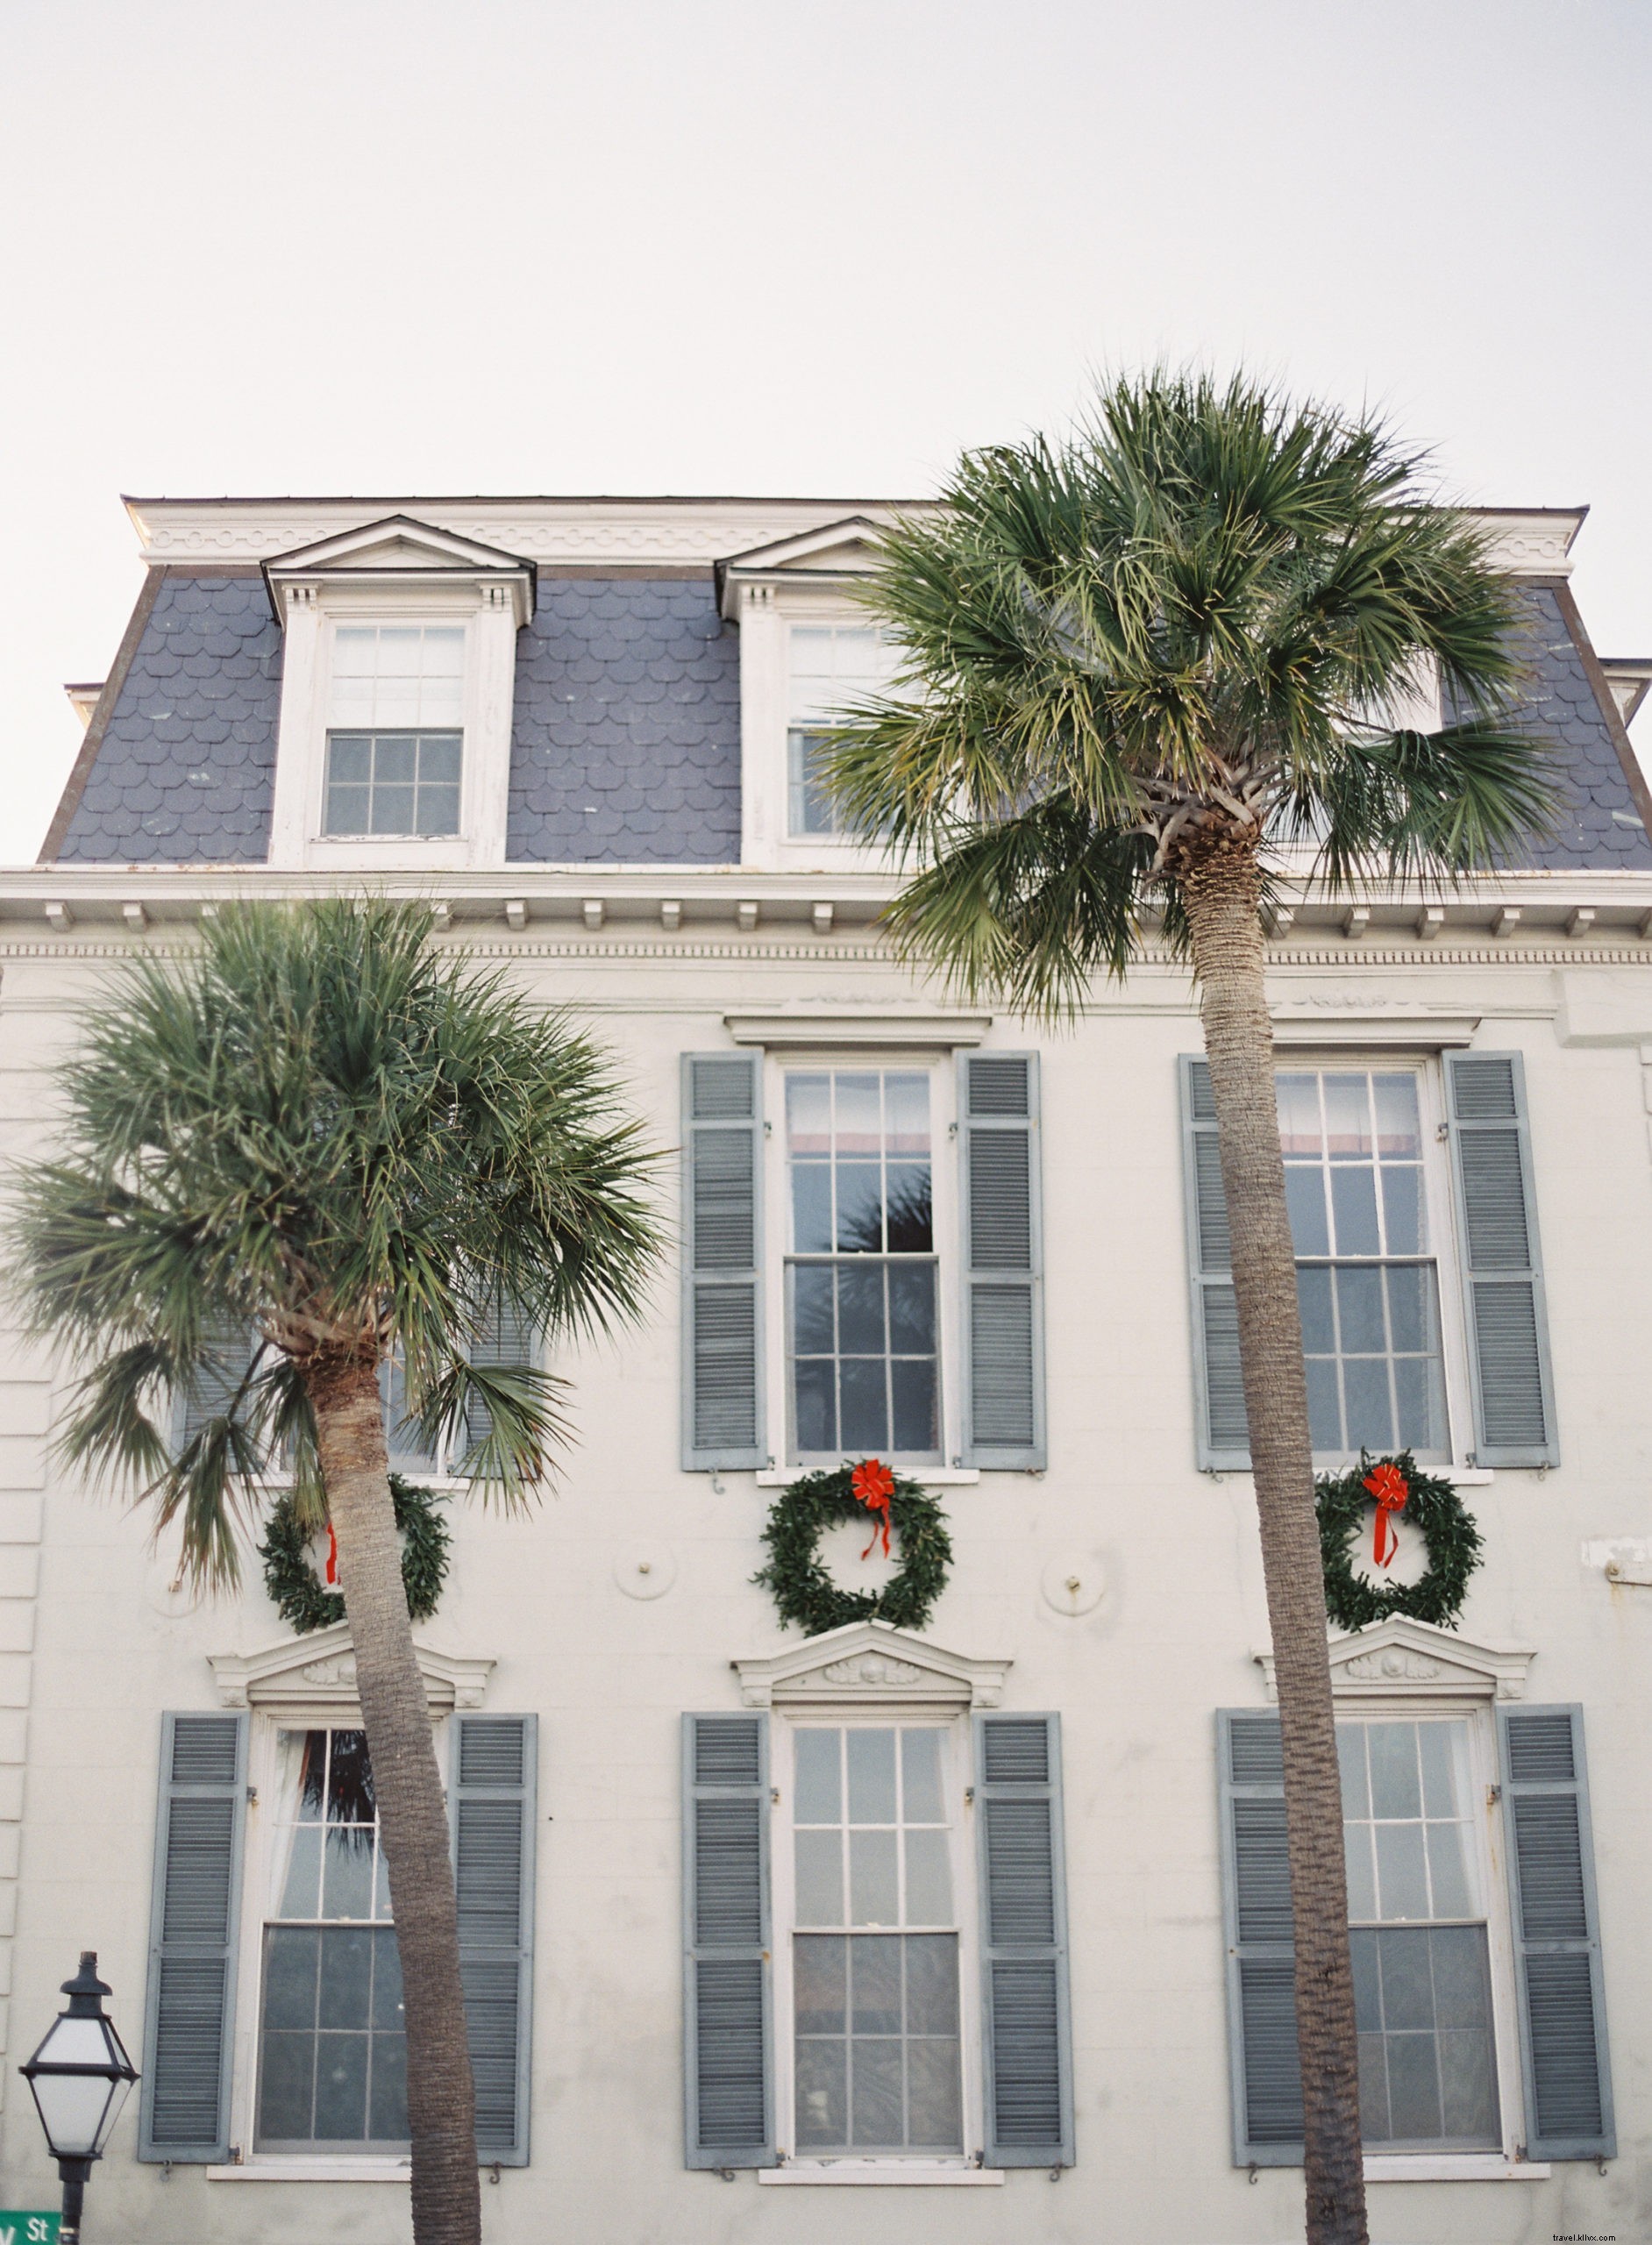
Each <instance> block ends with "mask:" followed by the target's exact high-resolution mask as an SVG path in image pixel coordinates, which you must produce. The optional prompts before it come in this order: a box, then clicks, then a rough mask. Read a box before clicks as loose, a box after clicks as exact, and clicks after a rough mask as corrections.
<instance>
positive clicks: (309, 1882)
mask: <svg viewBox="0 0 1652 2245" xmlns="http://www.w3.org/2000/svg"><path fill="white" fill-rule="evenodd" d="M288 1840H289V1846H288V1857H287V1875H286V1877H285V1878H284V1879H283V1880H282V1881H281V1893H280V1896H279V1898H278V1899H277V1902H276V1909H277V1911H278V1912H279V1914H281V1916H282V1917H283V1918H313V1917H314V1916H315V1915H316V1914H317V1910H318V1909H319V1907H320V1896H321V1828H320V1826H319V1825H317V1824H299V1825H296V1826H294V1827H293V1828H292V1829H291V1831H290V1833H289V1835H288Z"/></svg>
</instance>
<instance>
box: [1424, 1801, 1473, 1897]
mask: <svg viewBox="0 0 1652 2245" xmlns="http://www.w3.org/2000/svg"><path fill="white" fill-rule="evenodd" d="M1424 1829H1425V1831H1426V1832H1427V1833H1428V1892H1429V1899H1430V1901H1431V1903H1432V1907H1431V1909H1430V1910H1429V1913H1428V1914H1429V1915H1430V1917H1435V1918H1466V1917H1469V1916H1470V1915H1471V1914H1472V1913H1473V1907H1474V1905H1473V1901H1472V1899H1471V1898H1470V1892H1469V1874H1468V1866H1467V1864H1465V1862H1464V1861H1463V1837H1464V1828H1463V1826H1462V1825H1461V1824H1429V1825H1426V1826H1425V1827H1424Z"/></svg>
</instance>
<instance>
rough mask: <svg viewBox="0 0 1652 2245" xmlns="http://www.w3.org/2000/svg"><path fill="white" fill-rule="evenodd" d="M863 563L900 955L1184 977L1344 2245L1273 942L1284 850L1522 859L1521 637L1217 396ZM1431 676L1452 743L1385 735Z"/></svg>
mask: <svg viewBox="0 0 1652 2245" xmlns="http://www.w3.org/2000/svg"><path fill="white" fill-rule="evenodd" d="M867 600H868V604H869V605H870V607H871V608H872V610H873V611H874V613H875V614H876V615H878V616H879V617H881V618H882V619H883V620H884V622H885V623H886V624H888V625H889V626H891V627H892V628H893V631H894V634H895V636H896V638H897V639H898V640H899V641H900V642H901V643H902V644H903V645H904V650H905V672H904V675H903V677H902V678H901V680H900V681H898V682H897V688H898V690H897V692H896V694H895V695H893V696H887V697H882V698H878V699H872V700H868V701H864V702H858V703H857V704H856V705H855V707H854V708H853V709H851V710H849V711H847V712H846V713H845V723H844V725H843V726H841V727H840V728H838V729H837V730H835V731H834V733H833V735H832V741H831V748H830V758H829V767H828V782H829V785H830V787H831V788H832V791H833V793H834V794H835V795H837V798H838V800H839V802H841V804H842V805H843V807H844V810H845V812H846V813H847V815H848V816H849V818H850V820H851V823H853V824H854V825H855V826H856V827H858V829H859V830H861V831H862V832H864V833H870V834H877V835H880V836H883V837H887V841H888V842H889V844H890V845H891V846H892V847H893V849H894V852H896V853H897V856H898V858H899V859H900V860H901V862H902V863H903V864H905V865H906V866H908V867H909V868H911V869H912V873H911V878H910V879H909V880H908V884H907V886H906V887H904V888H903V890H902V892H901V894H900V895H899V896H898V897H897V899H896V900H895V902H894V905H893V906H892V907H891V908H890V910H889V913H888V920H889V922H890V923H891V924H892V926H893V929H894V933H895V935H896V937H897V938H898V939H899V941H900V942H901V944H902V946H903V947H904V949H905V950H906V951H907V952H908V955H911V956H915V957H917V958H921V959H927V960H929V961H933V962H938V963H939V964H940V965H941V966H943V968H944V969H945V970H947V971H948V972H949V973H950V974H951V977H952V978H953V979H954V980H957V981H958V982H959V983H961V984H962V985H963V987H965V988H966V989H970V990H973V991H983V990H989V991H997V992H999V993H1001V994H1004V995H1006V996H1007V997H1008V1000H1009V1001H1011V1002H1013V1003H1014V1004H1015V1005H1016V1006H1017V1007H1019V1008H1022V1009H1024V1010H1027V1011H1031V1012H1037V1013H1042V1014H1043V1015H1045V1016H1059V1015H1062V1014H1064V1013H1065V1012H1069V1011H1071V1010H1072V1009H1074V1008H1077V1007H1078V1006H1079V1004H1080V1003H1081V1001H1082V999H1083V996H1084V994H1085V991H1086V987H1088V986H1089V984H1090V982H1091V980H1093V977H1094V976H1095V974H1096V973H1098V972H1099V971H1100V970H1104V969H1105V970H1106V971H1107V972H1108V973H1112V974H1114V975H1120V976H1122V975H1123V974H1124V973H1125V972H1126V970H1127V968H1128V966H1129V963H1130V961H1131V959H1133V958H1134V957H1135V956H1136V954H1137V952H1138V951H1139V949H1140V947H1141V942H1142V936H1143V923H1144V919H1145V917H1146V916H1148V915H1150V914H1151V915H1152V916H1154V917H1155V918H1156V919H1157V922H1158V923H1159V925H1160V927H1161V929H1162V931H1163V934H1164V937H1166V938H1167V939H1168V940H1169V941H1170V942H1171V944H1173V945H1175V946H1176V947H1178V948H1179V949H1180V950H1181V951H1183V952H1184V953H1185V954H1186V956H1187V957H1189V958H1190V959H1191V962H1192V965H1193V972H1194V974H1195V977H1196V980H1197V984H1198V989H1199V994H1200V1010H1201V1014H1202V1017H1203V1025H1204V1038H1205V1049H1206V1052H1207V1057H1208V1062H1209V1069H1210V1081H1211V1087H1212V1091H1213V1093H1214V1101H1215V1111H1216V1120H1217V1128H1218V1136H1219V1143H1220V1151H1221V1176H1222V1182H1223V1185H1224V1187H1225V1188H1226V1191H1227V1200H1228V1222H1229V1224H1230V1227H1231V1230H1232V1238H1233V1283H1234V1291H1235V1296H1236V1298H1237V1308H1238V1325H1239V1347H1240V1354H1241V1358H1242V1361H1243V1376H1244V1395H1245V1406H1246V1409H1247V1412H1248V1414H1249V1416H1250V1453H1251V1459H1252V1465H1253V1469H1254V1472H1255V1477H1256V1493H1257V1512H1258V1514H1259V1516H1260V1524H1261V1534H1262V1554H1263V1562H1264V1573H1265V1578H1266V1585H1267V1599H1268V1612H1269V1618H1270V1621H1271V1629H1272V1636H1273V1649H1274V1655H1275V1660H1276V1672H1277V1676H1278V1700H1279V1714H1280V1720H1281V1724H1282V1728H1283V1743H1284V1752H1285V1812H1286V1821H1287V1830H1288V1846H1289V1855H1290V1865H1291V1884H1292V1906H1293V1913H1294V1921H1295V1932H1296V2012H1297V2029H1298V2038H1299V2045H1300V2054H1301V2064H1302V2081H1303V2095H1304V2113H1305V2133H1306V2160H1305V2164H1306V2183H1307V2235H1308V2237H1309V2238H1310V2239H1311V2240H1313V2241H1314V2245H1363V2241H1364V2238H1365V2234H1366V2232H1365V2215H1364V2183H1363V2170H1362V2164H1361V2154H1360V2135H1359V2106H1358V2080H1357V2054H1356V2039H1355V2025H1354V2000H1353V1985H1352V1979H1351V1976H1350V1973H1349V1947H1348V1932H1347V1927H1348V1912H1347V1903H1346V1892H1345V1880H1344V1871H1343V1859H1342V1811H1341V1804H1340V1795H1339V1790H1338V1781H1337V1764H1336V1743H1335V1727H1334V1723H1333V1720H1332V1707H1331V1687H1330V1674H1329V1668H1328V1659H1327V1635H1326V1619H1325V1606H1324V1593H1323V1584H1322V1579H1321V1562H1320V1548H1319V1539H1318V1534H1317V1529H1316V1526H1315V1518H1314V1480H1313V1465H1312V1455H1311V1450H1310V1445H1309V1438H1308V1416H1307V1386H1306V1380H1305V1377H1304V1371H1303V1362H1302V1337H1301V1328H1300V1319H1299V1315H1298V1308H1297V1294H1296V1272H1295V1264H1294V1259H1293V1256H1292V1241H1291V1229H1290V1224H1289V1222H1288V1221H1287V1218H1286V1214H1285V1180H1284V1171H1283V1164H1282V1161H1281V1156H1280V1146H1279V1134H1278V1115H1277V1111H1276V1107H1275V1100H1274V1083H1273V1054H1272V1038H1271V1028H1270V1023H1269V1017H1268V1005H1267V995H1266V991H1265V989H1264V966H1263V930H1262V922H1261V913H1262V909H1263V908H1264V904H1265V902H1266V901H1267V896H1268V893H1269V887H1270V881H1271V875H1272V872H1273V871H1274V870H1275V869H1276V868H1277V862H1278V860H1277V857H1276V854H1275V852H1276V846H1277V845H1278V844H1280V843H1288V842H1291V841H1296V842H1298V843H1304V842H1312V843H1314V844H1316V845H1317V850H1318V859H1317V862H1318V868H1319V871H1320V873H1321V875H1322V877H1323V878H1324V880H1326V881H1328V883H1329V884H1330V885H1331V886H1332V887H1336V886H1339V885H1342V884H1346V883H1348V882H1349V881H1350V880H1353V879H1355V878H1356V876H1357V875H1358V874H1359V873H1360V872H1361V871H1362V869H1365V868H1371V867H1377V866H1380V867H1382V868H1384V869H1385V870H1386V871H1387V872H1389V873H1391V874H1392V875H1395V876H1399V877H1404V876H1406V875H1413V876H1414V875H1417V874H1421V873H1434V874H1435V875H1436V876H1444V877H1449V876H1450V875H1451V874H1453V873H1457V872H1460V871H1461V870H1463V869H1465V868H1467V867H1469V866H1474V865H1478V864H1484V863H1485V862H1486V861H1487V860H1488V859H1492V858H1494V857H1495V856H1496V855H1497V854H1498V853H1499V852H1500V851H1504V850H1506V849H1507V848H1509V847H1510V846H1511V845H1514V844H1516V843H1517V841H1518V840H1519V839H1520V837H1521V836H1522V835H1523V834H1524V833H1526V832H1527V831H1528V830H1530V829H1531V828H1532V827H1534V826H1535V825H1541V824H1542V823H1546V814H1547V811H1548V807H1549V783H1548V780H1547V777H1546V773H1545V771H1544V768H1543V760H1542V752H1541V749H1540V747H1539V745H1538V744H1537V743H1536V742H1535V740H1534V739H1533V738H1532V737H1531V735H1530V734H1529V733H1528V732H1527V731H1522V730H1521V729H1520V726H1519V724H1518V723H1515V722H1514V721H1513V715H1512V696H1513V691H1514V688H1515V686H1516V682H1517V676H1518V658H1517V653H1516V651H1515V649H1514V647H1513V645H1512V633H1513V628H1514V624H1515V612H1514V609H1513V605H1512V599H1511V595H1510V593H1509V590H1508V588H1506V585H1505V584H1504V583H1503V582H1502V581H1500V580H1499V577H1498V576H1497V574H1495V572H1494V571H1493V570H1492V567H1490V566H1489V564H1488V561H1487V559H1486V556H1485V550H1484V547H1483V545H1482V543H1481V542H1480V540H1479V538H1478V537H1477V534H1476V532H1475V530H1474V528H1473V526H1472V525H1471V524H1470V523H1468V522H1467V521H1465V520H1464V519H1463V517H1461V516H1459V515H1456V514H1453V513H1452V512H1450V511H1449V510H1443V509H1441V508H1438V507H1435V506H1433V505H1431V504H1429V503H1428V493H1427V491H1426V490H1425V488H1424V485H1423V481H1422V463H1421V460H1419V459H1418V458H1416V457H1414V456H1413V455H1411V454H1408V453H1406V451H1405V450H1403V449H1402V448H1401V447H1400V446H1399V445H1398V444H1397V443H1396V441H1395V440H1394V439H1393V438H1392V437H1391V436H1390V434H1389V433H1388V432H1387V431H1385V430H1384V429H1382V428H1381V427H1378V426H1373V425H1371V424H1361V423H1357V422H1354V421H1350V420H1349V419H1347V418H1345V417H1342V416H1341V415H1339V414H1337V413H1335V412H1333V411H1330V410H1326V409H1324V408H1321V407H1318V406H1314V405H1308V406H1297V405H1293V404H1292V403H1289V402H1288V401H1286V400H1285V399H1284V398H1281V397H1279V396H1276V395H1274V394H1273V393H1271V391H1270V390H1268V389H1267V388H1264V387H1260V386H1258V385H1257V384H1256V383H1254V382H1252V381H1249V380H1247V379H1246V378H1244V377H1243V376H1240V377H1237V378H1235V379H1234V380H1232V381H1228V382H1227V383H1225V384H1224V383H1221V382H1219V381H1216V380H1214V379H1213V378H1211V377H1209V376H1207V375H1205V374H1176V373H1171V372H1167V371H1164V370H1159V371H1157V372H1155V373H1153V374H1149V375H1147V376H1144V377H1142V378H1139V379H1134V380H1121V381H1116V382H1114V383H1113V384H1112V385H1111V386H1109V387H1108V388H1106V389H1105V390H1104V392H1103V393H1102V395H1101V396H1100V399H1099V401H1098V403H1097V406H1096V408H1095V410H1094V413H1093V417H1092V419H1091V421H1090V423H1089V424H1088V425H1087V426H1086V428H1084V429H1083V430H1082V431H1080V432H1079V435H1078V437H1077V438H1075V439H1073V440H1072V441H1070V442H1067V443H1065V444H1062V445H1051V444H1049V443H1047V442H1044V441H1043V440H1033V441H1030V442H1029V443H1026V444H1023V445H1016V446H1012V447H1008V448H1004V449H995V450H991V451H984V452H979V453H972V454H968V455H966V456H965V459H964V460H962V462H961V463H960V465H959V467H958V469H957V471H956V473H955V474H954V475H953V477H952V479H951V482H950V485H949V486H948V488H947V489H946V490H945V491H944V492H943V504H942V506H941V508H940V510H937V511H936V512H934V513H925V514H924V515H922V516H921V517H910V518H908V519H907V520H906V521H904V522H902V523H901V524H898V525H897V526H896V527H895V528H894V529H893V530H892V531H890V532H889V534H888V536H887V541H886V544H885V547H884V553H883V566H882V567H881V568H880V570H879V573H878V574H877V576H876V578H875V580H874V581H872V584H871V586H870V587H869V589H868V592H867ZM1436 671H1437V674H1438V676H1439V678H1440V680H1441V682H1442V699H1443V706H1444V709H1445V710H1446V712H1447V713H1448V714H1447V719H1446V721H1445V722H1443V723H1440V724H1438V725H1436V726H1435V727H1434V728H1433V729H1431V730H1428V731H1414V730H1410V729H1408V728H1406V726H1405V725H1404V724H1403V723H1400V722H1399V721H1397V719H1396V717H1395V716H1394V714H1393V713H1394V712H1395V711H1396V710H1397V709H1401V708H1403V706H1404V704H1405V702H1406V699H1407V698H1408V697H1409V699H1411V700H1412V701H1413V702H1414V700H1415V689H1416V688H1417V685H1418V682H1419V681H1420V680H1421V679H1423V678H1426V677H1429V676H1431V675H1433V674H1435V672H1436Z"/></svg>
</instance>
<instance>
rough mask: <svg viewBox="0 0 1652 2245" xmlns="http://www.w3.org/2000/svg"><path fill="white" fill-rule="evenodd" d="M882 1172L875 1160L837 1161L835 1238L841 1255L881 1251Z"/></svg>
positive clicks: (868, 1253) (877, 1252)
mask: <svg viewBox="0 0 1652 2245" xmlns="http://www.w3.org/2000/svg"><path fill="white" fill-rule="evenodd" d="M834 1244H835V1245H836V1247H837V1251H838V1253H839V1254H841V1255H879V1254H881V1253H882V1251H883V1244H884V1243H883V1171H882V1168H881V1166H880V1165H879V1164H878V1163H877V1162H875V1161H841V1160H840V1161H839V1162H838V1164H837V1240H836V1242H835V1243H834Z"/></svg>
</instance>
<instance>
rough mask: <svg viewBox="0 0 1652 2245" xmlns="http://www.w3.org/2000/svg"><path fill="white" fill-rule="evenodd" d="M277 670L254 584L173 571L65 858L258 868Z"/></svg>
mask: <svg viewBox="0 0 1652 2245" xmlns="http://www.w3.org/2000/svg"><path fill="white" fill-rule="evenodd" d="M280 710H281V633H280V631H279V630H278V629H277V628H276V624H275V619H274V616H272V615H271V614H270V607H269V599H268V596H267V594H266V592H265V590H264V587H263V584H262V581H260V579H259V578H257V577H226V576H218V577H187V576H180V575H175V574H174V573H173V572H172V571H170V570H168V571H167V573H166V574H165V575H164V576H163V577H162V579H161V581H160V586H159V588H157V591H156V595H155V604H154V607H153V609H152V611H151V613H150V616H149V621H148V624H147V625H146V628H145V631H144V634H143V637H142V638H141V639H140V640H139V643H138V647H137V651H136V652H135V653H134V655H133V657H132V666H131V668H130V669H129V670H128V671H127V674H126V676H125V679H124V680H123V681H122V682H121V686H120V690H119V694H118V696H117V700H116V703H115V707H114V709H113V711H112V713H111V714H110V720H109V723H108V725H107V726H106V727H105V729H104V732H103V742H102V745H101V746H100V747H99V750H98V752H97V756H96V761H95V762H94V763H93V766H92V768H91V770H90V772H89V773H88V774H87V779H86V786H85V788H84V790H83V791H82V795H81V799H80V802H78V803H77V804H76V805H75V811H74V815H73V816H72V817H71V818H70V820H69V823H68V832H67V833H66V834H65V836H64V837H63V844H62V847H61V850H60V851H59V852H58V856H59V860H60V861H61V862H67V863H72V864H99V863H109V862H114V863H116V864H120V865H125V864H128V863H133V862H140V861H152V860H160V861H161V862H164V863H166V864H168V865H175V864H177V863H179V862H180V861H188V860H197V861H198V860H200V859H208V860H210V861H212V862H215V863H218V864H224V863H229V864H235V865H257V864H260V863H261V862H262V860H263V859H264V858H265V856H266V855H267V851H268V847H269V815H270V799H271V795H272V792H273V790H274V779H275V726H276V721H277V718H278V716H279V715H280Z"/></svg>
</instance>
